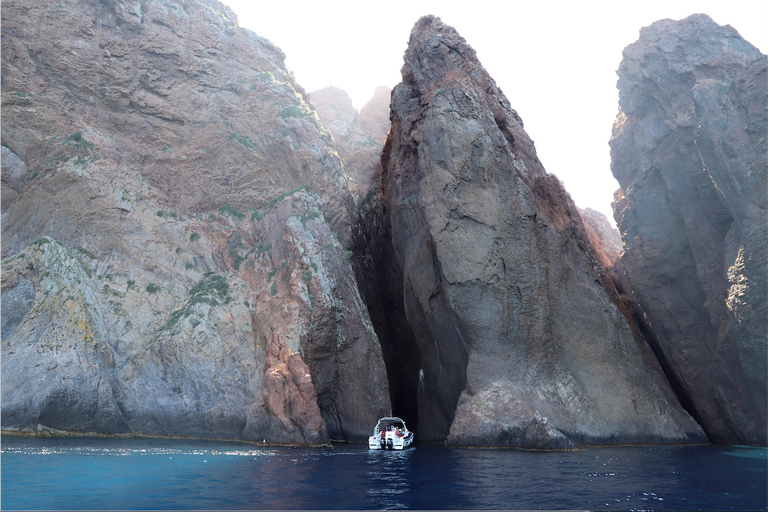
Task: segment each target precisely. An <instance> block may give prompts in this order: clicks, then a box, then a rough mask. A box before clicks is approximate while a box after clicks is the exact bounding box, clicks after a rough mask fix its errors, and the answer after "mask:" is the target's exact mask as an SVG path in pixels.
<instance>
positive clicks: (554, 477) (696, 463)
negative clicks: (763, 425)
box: [0, 436, 768, 510]
mask: <svg viewBox="0 0 768 512" xmlns="http://www.w3.org/2000/svg"><path fill="white" fill-rule="evenodd" d="M0 446H1V447H2V454H1V455H0V460H2V477H1V482H0V483H1V484H2V496H1V497H2V502H1V503H0V506H2V508H3V510H9V509H58V510H62V509H86V510H87V509H113V510H114V509H123V510H135V509H198V510H201V509H219V510H222V509H224V510H227V509H273V510H274V509H433V510H435V509H549V510H552V509H590V510H766V509H768V458H767V457H766V453H767V452H766V450H765V449H760V448H750V447H735V446H688V447H682V446H675V447H621V448H590V449H587V450H584V451H577V452H543V453H542V452H523V451H516V450H458V449H447V448H444V447H442V446H439V445H427V444H420V445H417V446H416V447H415V448H410V449H407V450H404V451H402V452H381V451H369V450H368V449H367V448H366V447H365V446H363V445H347V444H336V445H334V446H333V447H331V448H270V447H259V446H254V445H249V444H244V443H224V442H213V441H186V440H169V439H149V438H134V439H94V438H23V437H10V436H4V437H3V438H2V440H0Z"/></svg>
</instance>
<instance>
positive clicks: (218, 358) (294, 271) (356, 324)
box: [2, 0, 390, 444]
mask: <svg viewBox="0 0 768 512" xmlns="http://www.w3.org/2000/svg"><path fill="white" fill-rule="evenodd" d="M2 23H3V31H2V48H3V62H2V75H3V89H2V101H3V104H2V107H3V109H2V115H3V123H2V146H3V148H2V151H3V154H2V163H3V172H2V194H3V196H2V200H3V204H2V207H3V213H2V233H3V246H2V250H3V258H5V259H4V262H3V274H2V308H3V310H2V375H3V386H2V404H3V407H2V426H3V429H10V430H22V431H30V430H31V431H34V430H36V429H38V428H41V429H44V428H55V429H60V430H68V431H79V432H83V431H95V432H105V433H135V432H143V433H145V434H156V435H189V436H203V437H221V438H237V439H251V440H258V441H261V440H262V439H266V440H267V441H269V442H273V443H311V444H314V443H326V442H328V441H329V439H347V440H362V439H364V438H365V437H366V436H367V435H368V434H369V430H370V428H371V425H372V424H374V422H375V421H376V419H377V418H378V417H380V416H381V415H382V414H385V413H387V412H388V411H389V409H390V403H389V397H388V396H387V393H386V388H387V378H386V374H385V368H384V364H383V360H382V355H381V348H380V346H379V342H378V340H377V337H376V334H375V332H374V330H373V328H372V325H371V323H370V320H369V318H368V314H367V311H366V308H365V305H364V303H363V302H362V299H361V297H360V294H359V292H358V287H357V283H356V282H355V279H354V276H353V275H352V272H351V267H350V262H349V253H348V251H347V245H348V242H349V238H350V235H351V226H352V224H353V221H352V219H353V217H354V216H355V215H356V213H355V206H354V201H353V199H352V196H351V194H350V192H349V190H348V185H347V176H346V171H345V167H344V165H343V162H342V161H341V160H340V159H339V157H338V154H337V152H336V147H335V145H334V143H333V140H332V137H331V135H330V134H329V132H328V131H327V130H325V129H324V128H323V126H322V124H321V123H320V122H319V120H318V119H317V116H316V114H315V113H314V111H313V110H312V108H311V107H310V106H309V104H308V102H307V98H306V95H305V93H304V91H303V90H302V89H301V88H300V87H299V86H298V85H297V84H296V83H295V82H294V81H293V79H292V77H291V75H290V73H288V71H287V70H286V68H285V66H284V62H283V61H284V55H283V53H282V52H281V51H280V50H279V49H278V48H276V47H275V46H274V45H272V44H271V43H270V42H269V41H267V40H265V39H262V38H260V37H258V36H257V35H255V34H253V33H252V32H250V31H248V30H244V29H241V28H238V26H237V19H236V17H235V15H234V14H233V13H232V11H231V10H230V9H229V8H228V7H226V6H225V5H224V4H222V3H220V2H217V1H215V0H210V1H187V2H173V1H153V0H136V1H121V0H115V1H101V0H91V1H74V0H63V1H56V2H53V1H39V2H33V3H30V2H22V1H8V2H3V8H2ZM361 382H366V383H369V384H370V385H366V386H361V385H360V383H361Z"/></svg>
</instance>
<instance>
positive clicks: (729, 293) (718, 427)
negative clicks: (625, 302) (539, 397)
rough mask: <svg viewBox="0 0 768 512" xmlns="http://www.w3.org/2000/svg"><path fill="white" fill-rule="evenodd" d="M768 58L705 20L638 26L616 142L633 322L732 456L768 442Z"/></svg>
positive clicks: (623, 78)
mask: <svg viewBox="0 0 768 512" xmlns="http://www.w3.org/2000/svg"><path fill="white" fill-rule="evenodd" d="M766 60H767V59H766V56H765V55H762V54H761V53H760V52H759V51H758V50H757V49H756V48H755V47H753V46H752V45H751V44H749V43H748V42H746V41H745V40H744V39H743V38H741V36H739V34H738V33H737V32H736V31H735V30H734V29H733V28H731V27H729V26H726V27H722V26H719V25H717V24H716V23H715V22H713V21H712V20H711V19H710V18H708V17H707V16H705V15H701V14H698V15H693V16H691V17H689V18H686V19H684V20H681V21H673V20H662V21H659V22H656V23H654V24H653V25H651V26H650V27H646V28H644V29H643V30H642V31H641V32H640V38H639V40H638V41H637V42H635V43H633V44H631V45H630V46H628V47H627V48H626V49H625V50H624V59H623V60H622V63H621V65H620V67H619V70H618V75H619V81H618V88H619V95H620V107H621V111H620V113H619V116H618V118H617V120H616V123H615V124H614V127H613V135H612V138H611V143H610V144H611V157H612V164H611V168H612V171H613V174H614V176H615V177H616V179H617V180H618V181H619V184H620V186H621V190H620V191H619V192H617V195H616V202H615V203H614V211H615V216H616V219H617V221H618V225H619V229H620V230H621V233H622V237H623V239H624V245H625V250H624V254H623V255H622V258H621V264H622V266H623V269H624V271H625V281H626V282H627V283H628V284H627V286H628V288H629V291H630V293H631V294H633V296H634V299H635V300H636V301H637V302H638V303H639V304H638V307H639V308H640V311H639V313H640V314H639V317H642V318H643V319H644V322H645V325H644V329H645V330H646V331H647V332H648V334H649V338H650V339H652V340H653V341H654V345H655V350H656V352H657V354H658V355H659V358H660V360H661V361H662V364H663V365H664V366H665V368H666V371H667V374H668V375H669V376H670V379H671V380H672V381H673V383H675V388H676V391H677V392H678V394H679V395H680V397H681V400H682V401H683V403H685V404H686V407H687V409H688V410H689V411H690V412H691V413H692V414H693V415H694V416H695V417H696V418H697V419H698V421H699V422H700V423H701V425H702V426H703V427H704V429H705V431H706V432H707V434H708V436H709V438H710V439H711V440H712V441H715V442H722V443H731V444H741V443H750V444H763V445H764V444H765V443H766V435H767V434H766V433H767V431H768V425H766V419H767V418H768V413H767V411H766V402H767V400H766V393H767V392H768V386H767V384H766V373H767V372H766V364H767V362H768V356H767V350H766V347H767V345H768V343H767V342H766V333H768V309H767V308H768V300H767V299H766V292H767V291H768V290H767V283H766V281H767V279H766V269H767V268H768V235H767V234H766V229H767V225H766V212H767V211H768V196H766V193H765V192H766V190H767V189H768V186H767V183H766V169H768V156H767V155H768V150H767V149H768V146H767V145H766V133H768V121H767V117H766V116H767V113H766V110H765V106H766V104H768V96H767V93H768V91H767V90H766V87H765V84H766V83H767V82H768V72H767V71H766Z"/></svg>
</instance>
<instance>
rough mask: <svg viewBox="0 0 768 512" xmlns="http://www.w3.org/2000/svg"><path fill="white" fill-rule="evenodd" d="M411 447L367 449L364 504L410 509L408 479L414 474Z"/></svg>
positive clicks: (380, 507) (409, 485)
mask: <svg viewBox="0 0 768 512" xmlns="http://www.w3.org/2000/svg"><path fill="white" fill-rule="evenodd" d="M415 453H416V451H415V448H406V449H404V450H401V451H395V450H370V451H369V452H368V460H367V468H368V470H367V472H366V476H367V495H368V496H367V500H366V501H367V503H368V505H370V506H372V507H373V508H379V509H383V510H402V509H407V508H411V507H410V506H409V502H410V491H411V482H410V478H411V476H412V474H413V473H414V468H413V465H414V458H415Z"/></svg>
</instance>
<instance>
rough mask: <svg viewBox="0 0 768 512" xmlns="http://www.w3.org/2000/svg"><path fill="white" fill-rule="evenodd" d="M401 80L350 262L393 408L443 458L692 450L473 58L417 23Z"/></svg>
mask: <svg viewBox="0 0 768 512" xmlns="http://www.w3.org/2000/svg"><path fill="white" fill-rule="evenodd" d="M402 77H403V81H402V83H400V84H398V85H397V86H396V87H395V89H394V91H393V93H392V113H391V120H392V128H391V132H390V135H389V138H388V140H387V143H386V146H385V148H384V152H383V175H382V190H381V194H380V195H379V196H378V197H376V198H374V199H373V200H372V201H371V204H370V210H368V211H367V213H366V215H367V216H366V223H367V225H366V227H367V233H368V234H369V237H370V238H369V240H368V243H369V248H370V255H371V256H370V258H371V260H372V263H371V262H365V261H363V262H361V263H360V265H359V267H360V268H362V269H367V270H369V271H372V272H374V274H375V275H376V286H375V287H373V286H372V287H371V289H375V290H376V291H378V293H379V295H380V299H379V300H378V301H376V300H375V298H374V297H375V295H376V294H375V293H373V292H372V291H371V289H369V290H368V291H366V292H365V296H366V298H367V299H368V300H369V307H370V311H371V318H372V320H373V322H374V324H375V325H376V327H377V332H378V333H379V334H380V336H381V338H382V343H383V352H384V358H385V360H386V361H387V364H388V367H389V368H388V371H389V377H390V383H391V386H392V390H393V391H392V400H393V407H394V410H395V412H396V413H399V411H402V415H403V416H404V417H405V416H407V418H406V420H407V421H413V420H414V419H415V420H417V424H418V428H417V429H416V432H417V433H418V435H419V438H420V439H431V440H446V439H447V443H448V444H449V445H454V446H522V447H526V448H566V447H569V446H574V445H577V444H579V443H646V442H648V443H650V442H660V443H678V442H683V443H684V442H692V441H703V440H705V437H704V434H703V432H702V431H701V429H700V428H699V426H698V425H697V424H696V423H695V422H694V421H693V419H692V418H691V417H690V416H689V415H688V414H687V413H686V412H685V411H684V410H683V409H682V408H681V406H680V404H679V403H678V402H677V399H676V398H675V396H674V394H673V392H672V390H671V388H670V387H669V384H668V383H667V382H666V380H665V379H664V377H663V375H662V374H661V371H660V369H659V368H658V367H657V365H656V363H655V360H654V358H653V356H652V354H651V353H650V350H649V349H648V348H647V346H646V345H645V344H644V343H643V342H642V341H641V340H640V339H639V337H637V336H636V333H635V332H634V331H633V329H632V327H631V324H630V322H629V321H628V319H627V317H626V316H625V312H624V311H623V307H622V305H621V302H620V301H619V298H618V294H617V293H616V290H615V289H614V288H613V285H612V284H611V281H610V279H609V278H608V276H607V274H606V273H605V270H604V268H603V266H602V265H601V264H600V261H599V260H598V256H597V254H596V252H595V249H594V248H593V246H592V244H591V243H590V240H589V238H588V236H587V234H586V228H585V226H584V223H583V221H582V218H581V216H580V214H579V212H578V210H577V208H576V207H575V205H574V203H573V201H572V200H571V199H570V197H569V196H568V194H567V193H566V192H565V190H564V189H563V187H562V185H561V183H560V182H559V181H558V180H557V178H555V177H554V176H552V175H549V174H547V173H546V172H545V170H544V169H543V167H542V166H541V163H540V162H539V160H538V158H537V157H536V151H535V149H534V145H533V142H532V141H531V140H530V138H529V137H528V135H527V134H526V133H525V131H524V129H523V124H522V121H521V120H520V118H519V116H518V115H517V113H516V112H515V111H514V110H513V109H512V108H511V107H510V104H509V101H508V100H507V99H506V98H505V97H504V95H503V94H502V92H501V91H500V90H499V89H498V87H497V86H496V84H495V82H494V81H493V79H492V78H491V77H490V76H489V75H488V73H487V72H486V71H485V69H483V68H482V66H481V65H480V63H479V61H478V59H477V57H476V55H475V52H474V50H473V49H472V48H471V47H470V46H469V45H468V44H467V43H466V41H465V40H464V39H463V38H462V37H460V36H459V34H458V33H457V32H456V31H455V30H454V29H453V28H451V27H449V26H447V25H445V24H444V23H442V22H441V21H440V19H439V18H436V17H434V16H426V17H423V18H421V19H420V20H419V21H418V22H417V23H416V25H415V27H414V28H413V31H412V32H411V37H410V41H409V44H408V49H407V50H406V53H405V64H404V66H403V68H402ZM363 284H364V285H365V282H363Z"/></svg>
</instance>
